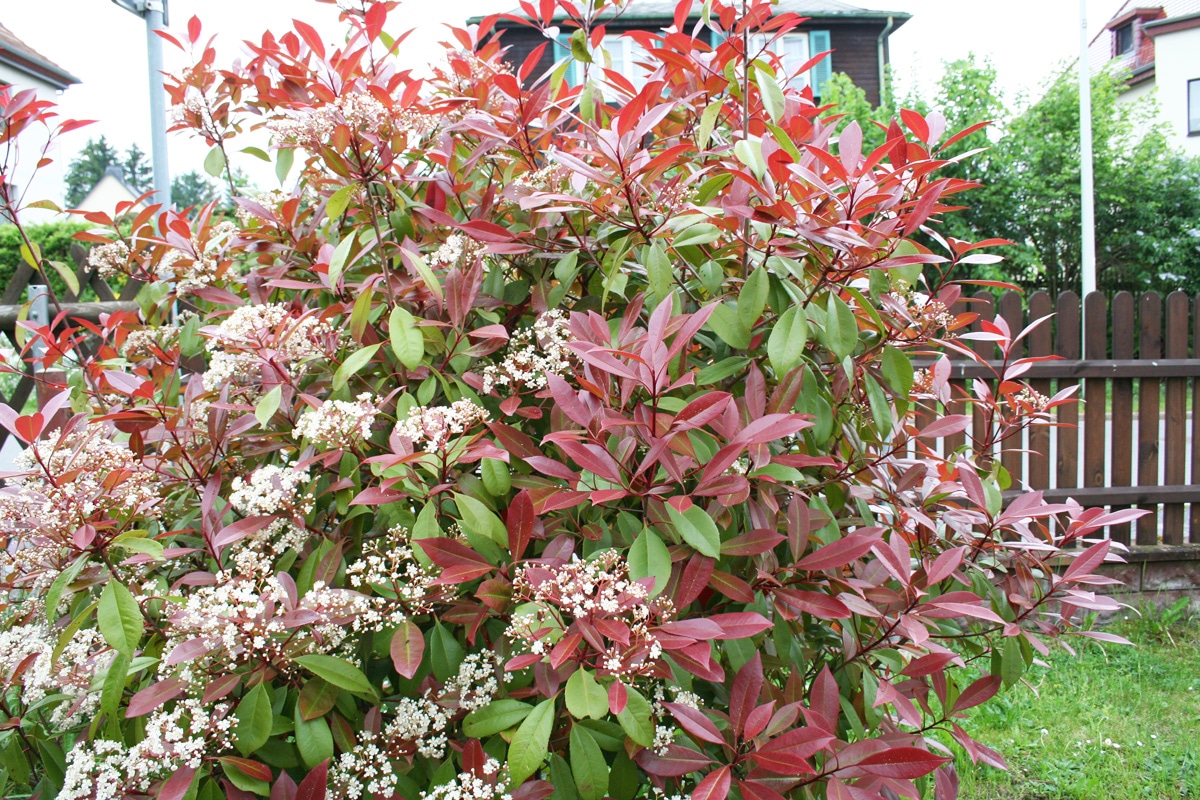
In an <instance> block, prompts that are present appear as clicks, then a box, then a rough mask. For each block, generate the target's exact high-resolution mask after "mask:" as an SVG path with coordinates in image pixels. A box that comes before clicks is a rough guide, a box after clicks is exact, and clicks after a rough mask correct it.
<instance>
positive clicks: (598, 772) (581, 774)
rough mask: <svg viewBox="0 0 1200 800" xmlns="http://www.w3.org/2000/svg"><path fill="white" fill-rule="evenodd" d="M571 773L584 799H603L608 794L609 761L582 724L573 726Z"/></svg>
mask: <svg viewBox="0 0 1200 800" xmlns="http://www.w3.org/2000/svg"><path fill="white" fill-rule="evenodd" d="M571 774H572V775H573V776H574V777H575V788H576V789H578V790H579V796H580V797H581V798H582V800H602V798H603V797H604V796H605V795H607V794H608V763H607V762H605V760H604V753H602V752H600V745H598V744H596V740H595V739H593V738H592V735H591V734H590V733H589V732H588V729H587V728H585V727H583V726H582V725H573V726H572V727H571Z"/></svg>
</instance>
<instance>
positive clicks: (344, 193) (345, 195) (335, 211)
mask: <svg viewBox="0 0 1200 800" xmlns="http://www.w3.org/2000/svg"><path fill="white" fill-rule="evenodd" d="M357 188H358V184H357V183H351V184H350V185H348V186H343V187H342V188H340V189H338V190H337V191H336V192H334V193H333V196H332V197H330V198H329V201H328V202H326V203H325V216H326V217H328V218H329V219H337V218H339V217H340V216H342V214H344V213H345V212H346V208H347V207H348V206H349V205H350V200H351V198H353V197H354V190H355V189H357Z"/></svg>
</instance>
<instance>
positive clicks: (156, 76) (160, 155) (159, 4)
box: [112, 0, 171, 207]
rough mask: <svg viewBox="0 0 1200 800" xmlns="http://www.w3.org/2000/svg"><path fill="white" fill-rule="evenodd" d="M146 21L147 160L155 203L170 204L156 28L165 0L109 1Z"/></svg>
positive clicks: (164, 103) (159, 43) (163, 20)
mask: <svg viewBox="0 0 1200 800" xmlns="http://www.w3.org/2000/svg"><path fill="white" fill-rule="evenodd" d="M112 1H113V3H114V4H115V5H118V6H120V7H121V8H123V9H125V10H126V11H128V12H130V13H131V14H136V15H138V16H139V17H141V18H142V19H144V20H145V21H146V60H147V62H148V68H149V73H150V160H151V163H152V164H153V166H154V202H156V203H162V204H163V206H164V207H170V205H171V174H170V169H169V167H168V166H167V97H166V91H164V89H163V77H162V72H163V49H162V39H160V38H159V36H158V34H156V33H155V31H158V30H162V29H163V28H165V27H166V25H167V0H112Z"/></svg>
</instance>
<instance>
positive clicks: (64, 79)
mask: <svg viewBox="0 0 1200 800" xmlns="http://www.w3.org/2000/svg"><path fill="white" fill-rule="evenodd" d="M0 63H4V64H7V65H9V66H10V67H12V68H14V69H17V70H20V71H21V72H24V73H25V74H26V75H30V76H32V77H34V78H39V79H41V80H43V81H45V82H46V83H49V84H51V85H53V86H54V87H55V88H56V89H66V88H67V87H68V86H70V85H72V84H75V83H79V78H76V77H75V76H74V75H72V74H71V73H69V72H67V71H66V70H65V69H63V68H62V67H60V66H59V65H58V64H55V63H54V62H53V61H51V60H50V59H48V58H46V57H45V56H44V55H42V54H41V53H39V52H38V51H37V50H34V49H33V48H32V47H30V46H29V45H27V44H25V43H24V42H23V41H21V40H20V39H18V38H17V36H16V34H14V33H13V32H12V31H10V30H9V29H8V28H6V27H4V25H3V24H0Z"/></svg>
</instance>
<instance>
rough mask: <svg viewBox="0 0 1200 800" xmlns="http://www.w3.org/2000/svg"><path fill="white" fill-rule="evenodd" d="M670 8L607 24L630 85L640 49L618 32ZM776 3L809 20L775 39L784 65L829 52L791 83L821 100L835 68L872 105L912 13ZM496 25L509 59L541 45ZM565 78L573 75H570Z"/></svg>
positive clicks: (655, 3) (563, 46) (706, 36)
mask: <svg viewBox="0 0 1200 800" xmlns="http://www.w3.org/2000/svg"><path fill="white" fill-rule="evenodd" d="M702 5H703V4H702V3H701V2H696V3H695V7H694V9H693V11H692V16H691V17H689V19H688V25H689V30H690V29H691V26H694V25H695V24H696V23H697V22H698V21H699V20H700V13H701V8H702ZM675 6H676V2H675V0H631V1H630V2H629V3H628V4H626V5H625V6H624V8H623V10H621V11H620V12H619V13H618V14H616V15H615V16H613V17H612V18H611V19H610V20H608V21H606V22H605V27H606V31H607V35H606V37H605V39H606V41H605V49H606V50H607V51H608V52H609V55H610V56H611V58H612V67H613V69H614V70H616V71H618V72H620V73H621V74H622V75H623V76H624V77H626V78H628V79H629V80H630V81H631V82H633V84H634V85H635V86H637V85H639V82H640V81H642V80H644V75H643V74H642V73H641V69H640V68H639V66H638V61H639V57H638V56H639V53H640V46H639V45H638V43H637V42H635V41H634V40H633V39H631V38H629V37H622V34H623V33H626V32H628V31H637V30H643V31H655V32H657V31H660V30H662V29H663V28H667V27H670V26H671V25H673V24H674V16H675ZM775 8H776V11H777V13H787V12H791V13H795V14H799V15H800V16H802V17H806V18H807V19H806V21H805V22H804V23H802V24H801V25H800V26H798V27H797V28H795V29H794V30H792V31H789V32H788V33H787V34H785V35H784V36H783V37H782V38H781V40H779V41H777V42H776V43H775V49H776V52H777V54H778V55H779V56H780V58H781V59H782V61H783V65H784V67H785V68H787V69H789V71H791V70H795V69H796V68H798V67H799V66H800V65H802V64H804V63H805V62H806V61H808V60H809V58H810V57H811V56H815V55H817V54H818V53H823V52H826V51H832V53H831V54H830V55H829V56H827V57H826V58H825V59H823V60H822V61H821V62H820V63H819V64H817V65H816V66H815V67H813V68H812V69H810V70H808V72H807V73H804V74H799V75H797V76H796V78H795V79H794V81H793V83H792V85H796V86H800V87H801V88H802V87H803V86H812V88H813V94H814V95H815V96H816V97H818V98H819V97H820V96H821V87H822V85H823V84H824V82H825V81H826V80H828V79H829V78H830V77H831V76H832V75H833V74H834V73H836V72H844V73H846V74H847V75H849V76H850V78H851V80H853V81H854V83H855V85H857V86H859V87H860V88H862V89H863V90H864V91H865V92H866V94H867V98H868V99H869V100H870V101H871V102H872V103H873V104H876V105H878V103H879V100H880V90H881V87H882V86H883V82H884V79H885V72H884V70H885V68H886V66H887V64H888V61H889V58H890V54H889V49H888V39H889V37H890V35H891V34H892V33H893V32H894V31H895V30H896V29H897V28H899V27H900V26H901V25H903V24H904V23H905V22H906V21H907V20H908V19H909V18H910V16H911V15H909V14H906V13H903V12H899V11H876V10H872V9H867V8H860V7H858V6H853V5H850V4H849V3H843V2H840V0H778V2H777V3H776V5H775ZM513 13H515V14H519V13H520V12H519V11H518V12H513ZM558 18H559V17H556V19H558ZM496 27H497V29H498V30H500V31H502V36H501V39H500V41H501V43H502V44H504V45H505V46H506V47H508V48H509V50H508V56H507V58H508V60H509V62H510V63H512V64H520V63H522V62H523V61H524V60H525V58H526V56H528V55H529V54H530V53H532V52H533V51H534V50H535V49H536V48H538V47H539V46H541V45H542V44H544V43H545V42H546V38H545V37H544V36H543V35H542V33H541V32H540V31H538V30H537V29H535V28H531V27H527V26H524V25H521V24H519V23H515V22H511V21H501V22H500V23H498V24H497V26H496ZM569 35H570V31H564V32H563V33H562V34H560V36H559V37H558V38H557V39H555V40H554V41H553V46H552V47H548V48H546V51H545V52H544V53H543V55H542V58H541V61H540V62H539V63H538V69H537V70H535V74H541V73H543V72H545V71H546V70H548V69H549V68H550V67H551V66H552V65H553V64H554V63H555V62H557V61H559V60H560V59H562V58H565V57H566V55H567V53H568V52H569V44H568V42H567V37H568V36H569ZM723 36H724V33H723V32H721V31H719V30H717V29H715V28H708V27H705V28H703V29H702V30H701V33H700V37H701V38H702V39H703V40H704V41H706V42H707V43H708V44H710V45H712V44H717V43H719V41H720V40H721V38H722V37H723ZM764 42H765V37H764ZM569 79H571V75H568V80H569Z"/></svg>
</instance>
